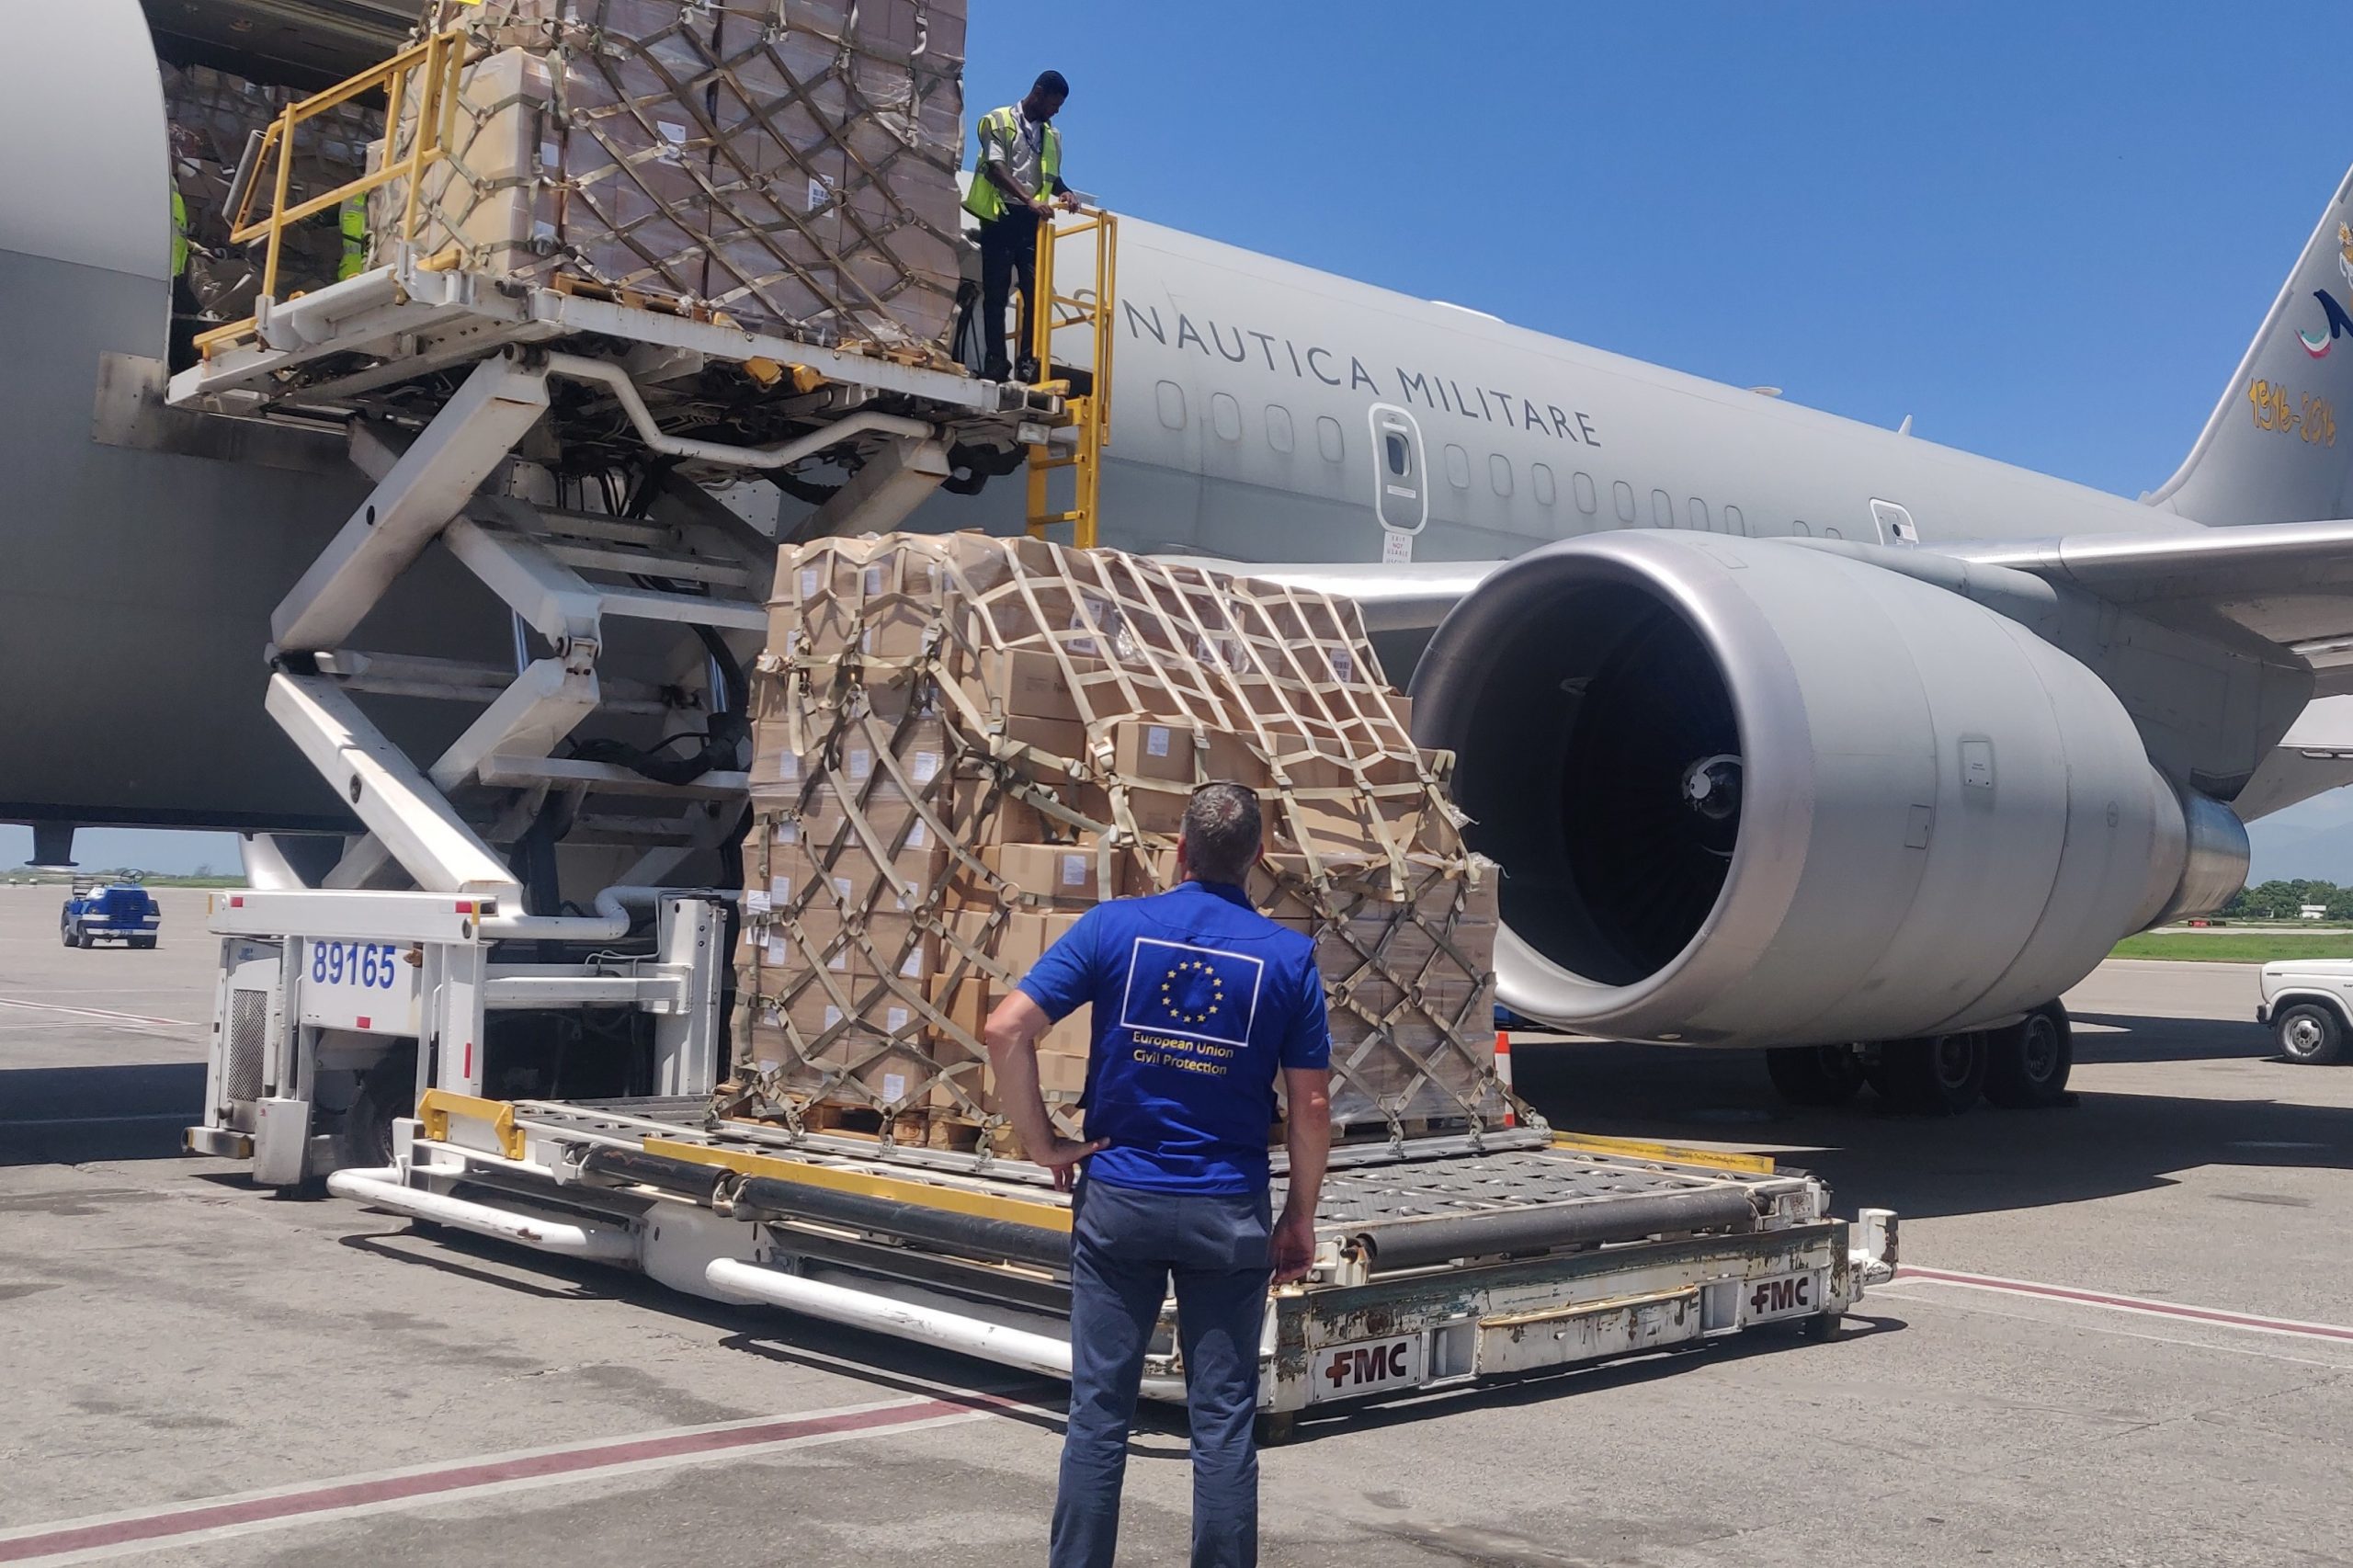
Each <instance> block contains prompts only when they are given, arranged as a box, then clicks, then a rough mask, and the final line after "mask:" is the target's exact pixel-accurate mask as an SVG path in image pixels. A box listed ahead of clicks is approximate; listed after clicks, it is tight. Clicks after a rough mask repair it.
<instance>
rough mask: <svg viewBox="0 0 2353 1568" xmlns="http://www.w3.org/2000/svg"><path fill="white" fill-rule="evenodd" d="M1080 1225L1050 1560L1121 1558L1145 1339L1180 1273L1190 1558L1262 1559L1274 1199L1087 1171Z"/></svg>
mask: <svg viewBox="0 0 2353 1568" xmlns="http://www.w3.org/2000/svg"><path fill="white" fill-rule="evenodd" d="M1074 1205H1075V1213H1074V1219H1073V1222H1072V1232H1071V1321H1070V1327H1071V1388H1070V1426H1069V1429H1068V1434H1067V1435H1066V1436H1065V1437H1063V1464H1062V1488H1061V1492H1060V1494H1058V1495H1057V1496H1056V1498H1055V1500H1054V1526H1053V1546H1052V1553H1051V1563H1052V1565H1053V1568H1111V1564H1112V1560H1113V1557H1114V1556H1115V1555H1116V1553H1117V1551H1118V1550H1119V1543H1120V1482H1121V1480H1122V1478H1123V1477H1124V1476H1125V1474H1126V1472H1127V1464H1128V1427H1129V1425H1130V1423H1131V1421H1132V1420H1133V1419H1134V1417H1135V1413H1136V1390H1137V1386H1138V1384H1139V1383H1140V1382H1141V1381H1142V1377H1143V1358H1144V1351H1145V1349H1146V1348H1147V1346H1149V1345H1150V1343H1151V1339H1152V1330H1153V1325H1154V1323H1155V1322H1157V1321H1158V1319H1159V1316H1160V1303H1161V1301H1163V1300H1164V1299H1165V1297H1166V1295H1167V1291H1168V1282H1169V1279H1170V1277H1171V1276H1174V1277H1175V1279H1176V1318H1177V1326H1176V1338H1177V1346H1178V1348H1179V1349H1180V1350H1181V1351H1182V1353H1183V1355H1184V1358H1185V1393H1186V1402H1187V1403H1188V1405H1189V1407H1190V1411H1191V1415H1192V1433H1193V1559H1192V1560H1193V1568H1252V1565H1253V1564H1255V1563H1256V1562H1257V1561H1258V1451H1257V1447H1256V1442H1255V1440H1254V1438H1253V1436H1252V1431H1251V1423H1252V1421H1253V1419H1254V1418H1255V1416H1256V1413H1257V1408H1258V1324H1259V1319H1260V1317H1261V1315H1262V1314H1263V1313H1264V1312H1265V1311H1266V1307H1267V1279H1268V1278H1269V1273H1270V1268H1269V1265H1268V1262H1267V1236H1268V1233H1269V1230H1270V1228H1271V1227H1270V1225H1269V1216H1268V1213H1267V1194H1266V1192H1265V1190H1264V1189H1261V1190H1260V1191H1258V1192H1256V1193H1245V1194H1235V1195H1233V1196H1231V1197H1227V1196H1222V1195H1218V1194H1173V1193H1165V1192H1141V1191H1137V1190H1135V1189H1134V1188H1131V1187H1113V1186H1110V1185H1109V1184H1108V1183H1105V1182H1097V1181H1086V1180H1082V1181H1081V1182H1080V1183H1079V1187H1078V1192H1077V1195H1076V1197H1075V1199H1074Z"/></svg>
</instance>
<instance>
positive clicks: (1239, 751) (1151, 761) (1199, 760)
mask: <svg viewBox="0 0 2353 1568" xmlns="http://www.w3.org/2000/svg"><path fill="white" fill-rule="evenodd" d="M1111 749H1112V767H1114V768H1115V769H1116V770H1117V771H1118V772H1120V773H1121V774H1124V775H1125V776H1127V777H1128V778H1156V779H1161V780H1164V781H1165V782H1167V783H1172V784H1181V785H1183V786H1185V787H1186V788H1187V789H1188V790H1189V789H1191V788H1192V787H1193V786H1194V785H1196V784H1210V783H1227V784H1245V785H1248V786H1249V787H1250V788H1251V789H1254V790H1256V789H1263V788H1265V787H1266V786H1267V783H1268V782H1270V778H1269V775H1268V773H1267V764H1266V761H1265V759H1264V758H1263V757H1261V756H1259V755H1258V749H1257V747H1256V744H1254V743H1253V741H1252V740H1251V739H1250V738H1248V737H1245V736H1243V735H1238V734H1233V733H1228V732H1225V731H1222V730H1218V729H1213V728H1208V727H1204V728H1202V729H1201V730H1199V731H1198V732H1197V731H1196V730H1195V728H1194V726H1193V725H1192V724H1191V723H1190V722H1188V721H1186V720H1183V719H1162V718H1142V719H1123V720H1121V721H1120V722H1117V723H1115V724H1113V725H1112V726H1111Z"/></svg>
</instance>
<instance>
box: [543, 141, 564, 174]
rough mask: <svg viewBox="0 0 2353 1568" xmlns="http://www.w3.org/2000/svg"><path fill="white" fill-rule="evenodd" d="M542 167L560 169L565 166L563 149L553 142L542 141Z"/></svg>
mask: <svg viewBox="0 0 2353 1568" xmlns="http://www.w3.org/2000/svg"><path fill="white" fill-rule="evenodd" d="M540 167H541V168H543V169H560V168H562V167H563V148H561V147H559V146H557V145H556V144H555V143H554V142H540Z"/></svg>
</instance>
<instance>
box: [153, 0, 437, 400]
mask: <svg viewBox="0 0 2353 1568" xmlns="http://www.w3.org/2000/svg"><path fill="white" fill-rule="evenodd" d="M466 51H467V43H466V36H465V31H464V29H463V28H449V29H447V30H446V31H443V32H438V33H435V34H433V35H431V36H430V37H428V38H426V39H425V40H422V41H420V42H417V43H414V44H411V45H410V46H409V47H408V48H406V49H404V50H403V51H400V52H399V53H398V54H395V55H393V56H392V58H391V59H390V60H387V61H385V62H383V63H381V64H380V65H374V66H370V67H369V69H367V70H366V71H363V72H361V73H360V74H358V75H356V76H353V77H351V78H350V79H348V80H347V81H344V82H339V83H337V84H336V85H334V86H332V87H329V88H327V89H326V90H325V91H324V92H322V93H313V95H312V96H311V97H307V98H304V99H302V100H301V102H299V103H292V104H289V105H287V106H286V108H285V109H284V110H282V111H281V112H280V113H279V115H278V118H277V119H274V120H272V121H271V122H270V124H269V129H268V130H267V132H265V133H264V135H263V137H262V142H261V148H260V152H259V155H258V157H256V160H255V165H256V171H257V172H256V177H255V178H253V179H251V180H249V181H247V182H246V185H245V189H244V196H243V198H242V199H240V200H239V201H238V203H237V210H236V211H234V212H233V213H231V214H230V215H229V241H230V243H231V244H241V245H242V244H251V243H252V242H254V241H255V240H259V239H265V238H266V239H267V241H268V244H267V249H266V250H265V252H264V256H263V261H262V274H261V297H262V298H263V299H265V300H267V301H272V302H273V303H274V302H275V301H277V299H278V253H279V250H280V248H281V246H282V244H283V242H284V239H285V234H286V229H287V226H288V225H289V224H292V223H299V222H301V221H302V220H303V219H305V218H309V217H312V216H313V215H314V214H317V213H320V212H324V211H326V210H330V209H332V208H336V207H340V206H341V205H342V204H343V203H344V202H346V201H348V200H349V199H352V198H353V197H355V196H362V195H365V194H366V193H368V192H369V191H371V190H374V189H376V188H377V187H379V186H383V185H389V184H390V183H392V181H393V180H396V179H405V180H407V181H408V200H407V203H406V205H405V207H404V209H403V210H402V213H401V225H400V232H399V238H400V240H401V242H402V243H403V244H409V243H412V242H414V241H415V238H416V210H417V197H418V191H419V187H420V185H421V184H422V176H424V173H425V171H426V169H428V168H430V167H432V166H433V165H435V164H437V163H438V162H440V161H441V159H442V158H444V157H446V156H448V155H449V138H450V136H451V134H452V132H453V131H454V130H455V128H456V124H457V115H458V91H459V83H460V72H461V71H462V70H463V68H464V66H465V63H466ZM412 73H414V74H415V76H416V78H417V86H416V89H415V91H416V134H415V138H414V139H413V140H412V141H411V142H410V144H409V149H408V152H407V153H406V154H405V155H404V156H403V157H402V158H400V159H398V160H397V161H395V160H394V159H393V158H392V147H393V144H394V142H396V141H397V140H398V138H399V136H400V130H401V116H402V111H403V110H404V109H405V108H407V107H408V95H409V91H410V87H409V77H410V75H411V74H412ZM371 92H381V93H382V94H383V95H384V161H383V164H382V165H381V167H379V168H376V169H374V170H372V171H370V172H369V173H367V174H364V175H361V176H359V177H358V178H357V179H352V180H347V181H345V182H344V183H343V184H342V185H339V186H337V187H335V188H334V189H333V190H330V191H324V192H322V193H321V194H319V195H316V196H312V197H308V198H305V199H303V200H301V201H298V202H294V203H293V204H292V205H289V204H288V198H289V197H290V195H291V185H292V180H293V172H294V132H295V129H296V128H297V127H298V126H300V125H301V123H302V122H303V121H304V120H307V119H313V118H315V117H317V116H319V115H321V114H324V113H325V112H326V111H327V110H329V109H332V108H340V107H342V106H343V105H345V104H347V103H349V102H351V101H352V100H353V99H354V98H357V97H362V96H364V95H365V94H368V93H371ZM273 153H274V154H275V155H276V158H277V165H276V168H275V171H274V174H272V176H271V177H270V180H269V186H270V197H269V206H268V210H267V211H266V212H265V213H263V214H262V215H261V216H260V217H258V218H255V217H252V216H250V214H251V213H252V210H253V206H254V196H255V193H256V191H258V190H259V189H260V188H261V187H262V184H263V180H262V177H261V176H262V174H263V173H268V172H269V171H270V163H269V160H270V158H271V156H272V154H273ZM259 319H260V318H259V317H258V315H256V316H248V317H247V318H245V319H244V321H241V322H233V323H231V324H228V325H226V326H219V327H215V328H213V329H212V330H211V331H210V332H207V333H205V334H203V335H200V336H199V337H198V338H197V340H196V347H197V348H198V350H199V352H200V353H203V354H204V355H206V356H207V357H208V358H209V357H210V354H211V351H212V349H213V347H214V346H215V345H218V344H222V343H225V342H229V341H232V340H233V339H236V338H240V337H244V336H245V335H248V334H250V333H252V332H253V331H254V330H255V327H256V323H257V322H258V321H259Z"/></svg>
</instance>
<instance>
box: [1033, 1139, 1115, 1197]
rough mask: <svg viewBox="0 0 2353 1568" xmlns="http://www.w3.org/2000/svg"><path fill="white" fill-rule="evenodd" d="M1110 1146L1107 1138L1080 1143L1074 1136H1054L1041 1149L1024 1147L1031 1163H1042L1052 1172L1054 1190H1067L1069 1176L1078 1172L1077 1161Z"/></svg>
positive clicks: (1069, 1180) (1069, 1182) (1069, 1181)
mask: <svg viewBox="0 0 2353 1568" xmlns="http://www.w3.org/2000/svg"><path fill="white" fill-rule="evenodd" d="M1108 1147H1110V1143H1109V1141H1108V1140H1107V1139H1101V1138H1098V1139H1097V1140H1096V1141H1095V1142H1092V1143H1082V1142H1079V1141H1078V1140H1077V1139H1075V1138H1056V1139H1054V1140H1052V1141H1051V1142H1049V1143H1048V1144H1047V1145H1046V1147H1045V1148H1043V1149H1029V1148H1026V1147H1025V1149H1024V1151H1023V1152H1024V1153H1028V1154H1029V1163H1030V1164H1031V1165H1043V1166H1045V1167H1046V1168H1047V1169H1048V1170H1050V1171H1051V1172H1053V1173H1054V1190H1055V1191H1057V1192H1068V1191H1069V1190H1070V1184H1071V1178H1072V1177H1073V1176H1076V1175H1077V1174H1078V1162H1079V1161H1081V1160H1083V1159H1085V1158H1086V1156H1087V1155H1089V1154H1094V1153H1101V1152H1102V1151H1103V1150H1105V1149H1107V1148H1108Z"/></svg>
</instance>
